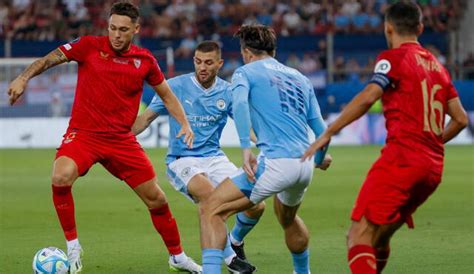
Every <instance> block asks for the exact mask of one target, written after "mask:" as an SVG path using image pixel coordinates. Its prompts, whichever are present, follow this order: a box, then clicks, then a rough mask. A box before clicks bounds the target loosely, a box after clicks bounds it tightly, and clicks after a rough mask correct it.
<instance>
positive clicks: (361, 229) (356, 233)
mask: <svg viewBox="0 0 474 274" xmlns="http://www.w3.org/2000/svg"><path fill="white" fill-rule="evenodd" d="M347 234H348V235H347V246H348V247H352V246H354V245H358V244H367V245H371V244H372V240H373V237H374V226H373V225H371V224H369V223H368V222H367V221H364V220H361V221H359V222H353V223H352V225H351V227H350V228H349V232H348V233H347Z"/></svg>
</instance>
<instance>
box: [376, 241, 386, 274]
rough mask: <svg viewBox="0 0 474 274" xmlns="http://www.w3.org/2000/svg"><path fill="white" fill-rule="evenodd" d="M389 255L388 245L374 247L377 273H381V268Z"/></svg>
mask: <svg viewBox="0 0 474 274" xmlns="http://www.w3.org/2000/svg"><path fill="white" fill-rule="evenodd" d="M389 256H390V247H389V248H387V249H376V250H375V258H376V260H377V273H378V274H380V273H382V270H383V269H384V268H385V265H387V261H388V257H389Z"/></svg>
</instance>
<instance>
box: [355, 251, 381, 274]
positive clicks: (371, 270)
mask: <svg viewBox="0 0 474 274" xmlns="http://www.w3.org/2000/svg"><path fill="white" fill-rule="evenodd" d="M348 261H349V267H350V268H351V271H352V274H376V273H377V269H376V267H377V266H376V262H375V250H374V248H373V247H371V246H368V245H356V246H353V247H352V248H351V249H349V254H348Z"/></svg>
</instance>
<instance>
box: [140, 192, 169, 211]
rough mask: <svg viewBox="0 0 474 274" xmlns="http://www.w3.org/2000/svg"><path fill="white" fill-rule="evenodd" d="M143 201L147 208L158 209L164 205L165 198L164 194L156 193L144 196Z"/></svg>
mask: <svg viewBox="0 0 474 274" xmlns="http://www.w3.org/2000/svg"><path fill="white" fill-rule="evenodd" d="M143 201H144V202H145V204H146V205H147V207H148V208H160V207H162V206H163V205H164V204H166V196H165V195H164V193H162V192H160V191H156V192H155V193H150V194H149V195H147V196H145V197H144V199H143Z"/></svg>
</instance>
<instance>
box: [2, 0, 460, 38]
mask: <svg viewBox="0 0 474 274" xmlns="http://www.w3.org/2000/svg"><path fill="white" fill-rule="evenodd" d="M466 1H467V0H449V1H448V0H420V1H417V2H418V3H419V4H420V6H421V7H422V10H423V15H424V23H425V28H426V29H427V30H428V31H429V30H432V31H445V30H448V29H452V28H456V25H457V21H458V20H456V19H457V18H459V17H460V15H461V14H462V11H463V7H464V6H465V4H466V3H465V2H466ZM113 2H115V1H113V0H37V1H35V0H0V37H3V38H5V37H9V38H13V39H26V40H70V39H72V38H75V37H77V36H81V35H86V34H93V35H98V34H103V33H104V30H105V27H106V26H107V19H108V12H109V10H110V6H111V4H112V3H113ZM132 2H134V3H135V4H137V5H139V7H140V11H141V26H142V28H141V32H140V35H141V36H142V37H152V38H181V39H183V38H184V39H187V43H188V44H190V45H191V44H192V43H193V41H195V40H196V39H198V40H199V37H204V38H210V37H215V36H217V35H232V34H233V33H234V32H235V31H236V29H237V28H238V27H239V26H240V25H241V24H243V23H251V22H259V23H262V24H266V25H272V26H273V28H274V29H275V30H276V31H277V32H278V33H279V35H282V36H289V35H298V34H321V33H325V32H328V31H335V32H340V33H371V32H381V31H382V29H383V13H384V10H385V9H386V7H387V6H388V4H390V3H391V2H393V0H345V1H343V0H312V1H311V0H286V1H277V0H267V1H259V0H227V1H225V0H135V1H132Z"/></svg>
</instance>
